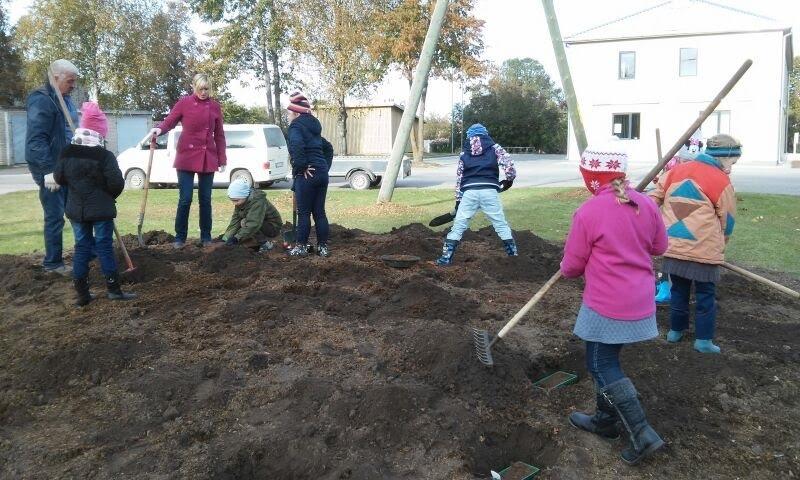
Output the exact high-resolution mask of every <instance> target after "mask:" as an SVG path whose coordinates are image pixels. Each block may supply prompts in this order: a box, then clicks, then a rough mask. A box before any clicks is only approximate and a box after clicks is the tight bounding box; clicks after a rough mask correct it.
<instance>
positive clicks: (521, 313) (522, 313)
mask: <svg viewBox="0 0 800 480" xmlns="http://www.w3.org/2000/svg"><path fill="white" fill-rule="evenodd" d="M559 278H561V270H559V271H557V272H556V273H554V274H553V276H552V277H550V280H548V281H547V282H546V283H545V284H544V285H542V286H541V287H540V288H539V291H538V292H536V294H535V295H534V296H533V297H531V299H530V300H528V303H526V304H525V306H524V307H522V308H521V309H520V311H518V312H517V314H516V315H514V316H513V317H512V318H511V320H509V321H508V323H506V325H505V326H504V327H503V329H502V330H500V332H499V333H498V334H497V336H496V337H494V339H492V344H494V343H495V342H496V341H497V340H499V339H501V338H503V337H504V336H505V335H506V333H508V331H509V330H511V329H512V328H514V326H515V325H516V324H517V323H518V322H519V321H520V320H522V317H524V316H525V315H526V314H527V313H528V312H529V311H530V309H531V308H533V307H534V305H536V304H537V303H539V300H541V299H542V297H543V296H544V294H545V293H547V291H548V290H550V287H552V286H553V285H555V283H556V282H557V281H558V279H559Z"/></svg>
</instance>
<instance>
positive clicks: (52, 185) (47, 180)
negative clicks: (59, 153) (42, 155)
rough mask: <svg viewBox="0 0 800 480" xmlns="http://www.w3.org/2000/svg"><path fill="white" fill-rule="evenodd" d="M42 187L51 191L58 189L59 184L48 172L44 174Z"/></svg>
mask: <svg viewBox="0 0 800 480" xmlns="http://www.w3.org/2000/svg"><path fill="white" fill-rule="evenodd" d="M44 188H46V189H48V190H50V191H51V192H55V191H58V189H59V188H61V185H59V184H57V183H56V179H55V178H53V174H52V173H48V174H47V175H45V176H44Z"/></svg>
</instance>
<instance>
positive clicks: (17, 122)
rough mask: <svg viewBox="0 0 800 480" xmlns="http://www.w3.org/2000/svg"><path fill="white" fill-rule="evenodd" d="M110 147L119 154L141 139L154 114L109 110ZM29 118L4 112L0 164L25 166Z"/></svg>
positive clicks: (1, 112) (19, 112)
mask: <svg viewBox="0 0 800 480" xmlns="http://www.w3.org/2000/svg"><path fill="white" fill-rule="evenodd" d="M106 113H107V116H108V137H107V138H106V148H108V149H109V150H111V151H112V152H114V153H115V154H117V153H119V152H121V151H122V150H125V149H126V148H128V147H130V146H133V145H134V144H135V142H138V141H139V140H141V139H142V138H143V137H144V136H145V135H146V134H147V131H148V130H149V129H150V128H151V126H152V121H151V120H150V112H143V111H109V112H106ZM25 132H26V117H25V110H22V109H0V165H18V164H23V163H25V158H24V157H25Z"/></svg>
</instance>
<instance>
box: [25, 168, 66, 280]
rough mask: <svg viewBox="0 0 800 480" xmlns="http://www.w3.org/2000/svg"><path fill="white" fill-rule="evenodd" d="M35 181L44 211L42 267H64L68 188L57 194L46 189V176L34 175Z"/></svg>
mask: <svg viewBox="0 0 800 480" xmlns="http://www.w3.org/2000/svg"><path fill="white" fill-rule="evenodd" d="M33 181H34V182H36V185H38V186H39V203H41V204H42V210H44V261H43V262H42V266H44V268H45V269H47V270H51V269H53V268H58V267H61V266H63V265H64V258H63V257H62V254H63V251H64V245H63V240H62V239H63V233H64V207H65V206H66V204H67V188H66V187H61V188H59V189H58V190H56V191H55V192H51V191H50V190H48V189H46V188H45V187H44V175H33Z"/></svg>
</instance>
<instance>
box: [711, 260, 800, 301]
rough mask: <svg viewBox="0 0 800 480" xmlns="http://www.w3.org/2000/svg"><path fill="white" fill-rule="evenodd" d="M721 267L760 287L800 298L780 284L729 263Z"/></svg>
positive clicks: (799, 295)
mask: <svg viewBox="0 0 800 480" xmlns="http://www.w3.org/2000/svg"><path fill="white" fill-rule="evenodd" d="M722 266H723V267H725V268H727V269H728V270H730V271H732V272H736V273H738V274H739V275H741V276H743V277H747V278H749V279H751V280H755V281H756V282H758V283H760V284H762V285H766V286H768V287H772V288H774V289H775V290H778V291H779V292H783V293H785V294H786V295H789V296H790V297H794V298H800V292H796V291H794V290H792V289H791V288H789V287H785V286H783V285H781V284H780V283H777V282H773V281H772V280H770V279H768V278H764V277H762V276H761V275H756V274H755V273H753V272H749V271H747V270H745V269H744V268H741V267H737V266H736V265H731V264H730V263H723V264H722Z"/></svg>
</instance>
